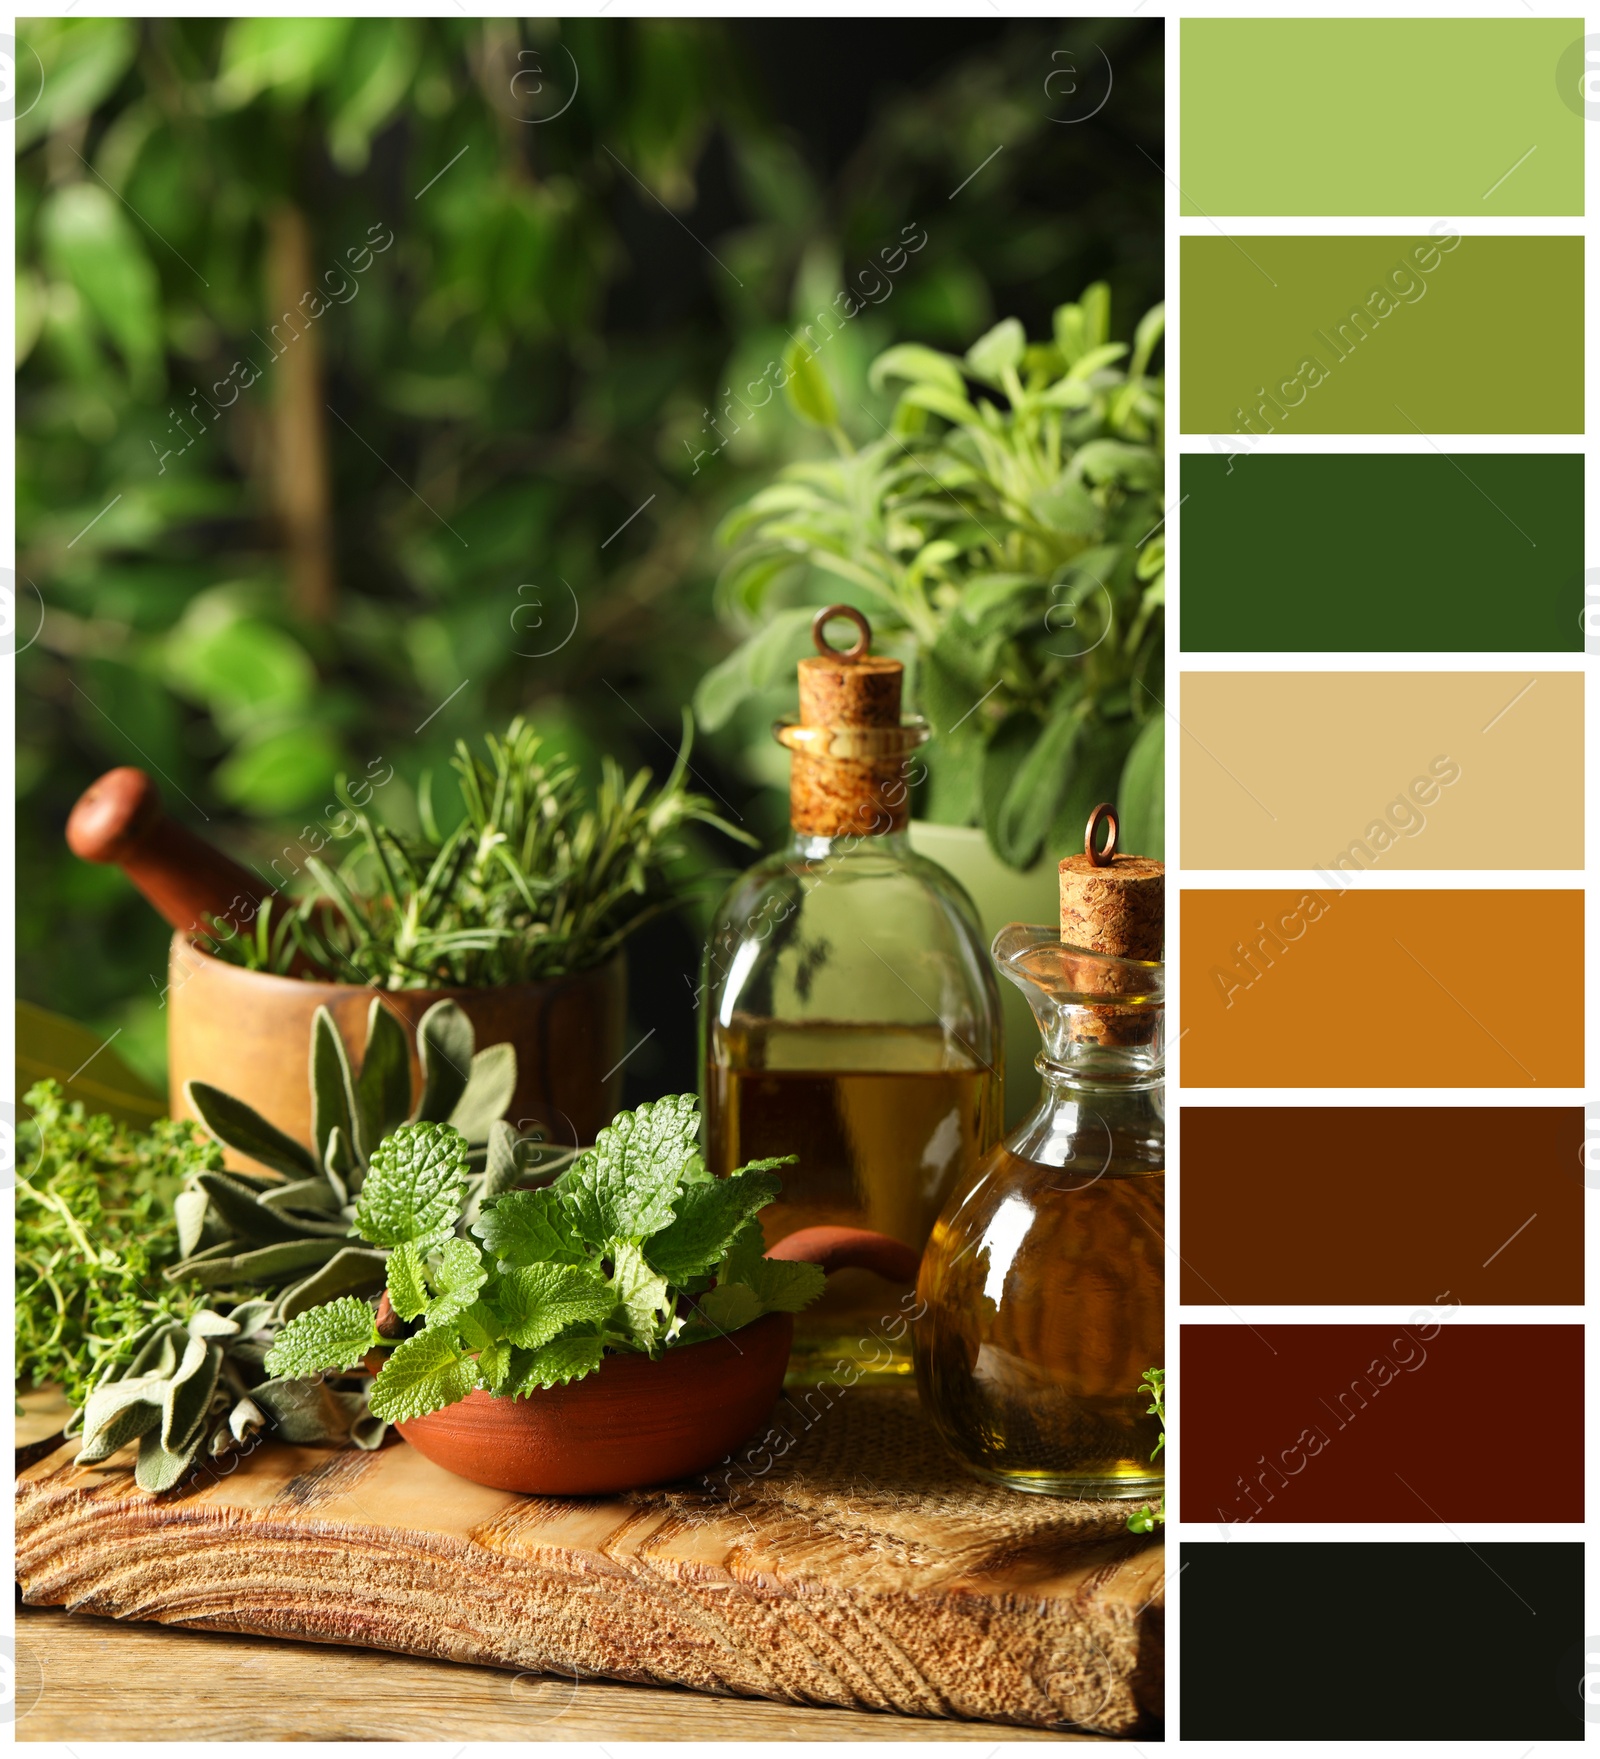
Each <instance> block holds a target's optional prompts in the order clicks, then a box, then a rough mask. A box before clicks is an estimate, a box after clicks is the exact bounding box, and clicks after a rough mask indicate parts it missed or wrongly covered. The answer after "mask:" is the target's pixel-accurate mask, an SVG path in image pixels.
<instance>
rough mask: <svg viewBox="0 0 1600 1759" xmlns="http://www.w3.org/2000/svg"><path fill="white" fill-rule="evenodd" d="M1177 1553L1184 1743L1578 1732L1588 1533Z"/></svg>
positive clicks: (1567, 1735) (1531, 1736)
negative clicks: (1576, 1538) (1583, 1536)
mask: <svg viewBox="0 0 1600 1759" xmlns="http://www.w3.org/2000/svg"><path fill="white" fill-rule="evenodd" d="M1187 1409H1188V1402H1187V1401H1186V1402H1185V1413H1186V1414H1185V1419H1184V1422H1185V1428H1187V1424H1188V1418H1187ZM1546 1481H1547V1475H1546V1474H1544V1473H1541V1474H1540V1477H1539V1488H1540V1489H1542V1488H1543V1485H1544V1484H1545V1482H1546ZM1181 1549H1182V1553H1183V1563H1182V1569H1183V1585H1182V1595H1183V1603H1182V1611H1183V1636H1182V1643H1183V1683H1182V1686H1181V1688H1180V1693H1179V1698H1180V1701H1179V1715H1180V1718H1181V1724H1180V1731H1181V1733H1182V1735H1183V1738H1184V1739H1185V1740H1189V1741H1206V1740H1228V1741H1251V1740H1260V1741H1270V1740H1298V1741H1307V1740H1348V1741H1361V1742H1378V1743H1380V1745H1378V1746H1375V1747H1374V1748H1373V1749H1372V1750H1373V1751H1382V1750H1388V1751H1392V1750H1393V1744H1394V1743H1395V1742H1397V1741H1447V1740H1455V1741H1463V1742H1479V1741H1493V1740H1500V1741H1520V1742H1522V1743H1524V1745H1526V1744H1527V1743H1528V1742H1532V1741H1564V1740H1571V1741H1581V1740H1582V1739H1583V1737H1584V1731H1585V1727H1586V1724H1585V1720H1584V1713H1585V1708H1586V1706H1585V1701H1584V1685H1585V1679H1584V1676H1585V1674H1586V1673H1587V1671H1588V1669H1587V1667H1586V1664H1585V1657H1584V1629H1585V1626H1584V1610H1583V1546H1582V1545H1581V1544H1578V1543H1576V1542H1561V1541H1554V1542H1537V1541H1528V1542H1517V1543H1514V1544H1503V1543H1493V1542H1488V1541H1482V1540H1476V1539H1475V1540H1474V1541H1473V1542H1472V1544H1471V1545H1470V1546H1467V1545H1457V1544H1454V1543H1453V1542H1445V1543H1440V1544H1428V1543H1427V1542H1425V1541H1424V1542H1420V1543H1418V1542H1410V1541H1403V1542H1395V1541H1387V1542H1386V1541H1383V1540H1378V1541H1352V1540H1345V1541H1340V1542H1339V1543H1337V1544H1332V1543H1329V1544H1318V1543H1310V1544H1307V1543H1294V1542H1291V1543H1285V1544H1277V1545H1222V1544H1217V1543H1211V1544H1198V1545H1194V1544H1186V1545H1184V1546H1183V1547H1182V1548H1181ZM1514 1751H1520V1749H1514Z"/></svg>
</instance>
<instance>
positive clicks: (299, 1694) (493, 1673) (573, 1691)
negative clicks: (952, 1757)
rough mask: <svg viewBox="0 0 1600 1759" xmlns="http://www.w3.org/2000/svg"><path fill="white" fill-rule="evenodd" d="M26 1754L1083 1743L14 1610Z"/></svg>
mask: <svg viewBox="0 0 1600 1759" xmlns="http://www.w3.org/2000/svg"><path fill="white" fill-rule="evenodd" d="M17 1686H18V1705H17V1708H18V1710H19V1711H22V1710H24V1708H25V1707H26V1706H27V1705H28V1704H29V1702H30V1699H31V1701H32V1707H31V1708H28V1709H27V1710H26V1714H25V1715H23V1716H20V1717H19V1719H18V1722H17V1739H18V1740H19V1741H126V1740H140V1741H509V1740H533V1741H684V1740H697V1741H982V1742H984V1743H985V1744H986V1745H987V1746H988V1747H989V1748H991V1749H992V1748H993V1747H995V1746H996V1745H997V1744H998V1743H999V1742H1001V1741H1007V1742H1009V1741H1052V1740H1054V1741H1059V1740H1063V1739H1065V1740H1090V1739H1093V1738H1094V1737H1093V1736H1089V1735H1066V1736H1063V1735H1059V1734H1048V1733H1046V1732H1044V1731H1042V1730H1035V1729H1021V1728H1006V1727H1002V1726H1001V1725H999V1724H996V1723H992V1722H952V1721H946V1720H943V1719H935V1718H929V1717H914V1716H884V1715H876V1714H873V1713H872V1712H869V1711H857V1710H813V1709H801V1708H798V1707H794V1706H790V1705H785V1704H767V1703H764V1702H762V1701H761V1700H759V1699H751V1698H708V1697H704V1696H702V1695H701V1694H699V1693H697V1692H673V1691H665V1690H661V1689H658V1688H655V1687H650V1686H614V1685H604V1684H599V1683H593V1682H589V1681H585V1682H584V1683H583V1684H581V1685H578V1686H574V1685H573V1683H572V1681H571V1680H567V1679H553V1678H551V1677H550V1676H548V1675H543V1676H536V1675H528V1674H511V1673H507V1672H506V1671H505V1670H503V1669H501V1668H494V1667H467V1666H463V1665H461V1664H460V1663H458V1662H452V1661H419V1660H417V1659H415V1658H414V1657H412V1656H409V1655H389V1654H385V1653H384V1652H382V1651H381V1650H374V1649H345V1648H339V1647H336V1646H334V1645H332V1644H322V1643H280V1642H275V1641H273V1640H271V1639H270V1638H264V1637H234V1636H223V1635H211V1634H208V1633H199V1632H194V1631H180V1630H170V1629H168V1628H166V1627H165V1626H162V1625H142V1624H123V1623H121V1622H119V1621H117V1620H115V1619H103V1618H95V1617H92V1616H90V1615H87V1614H78V1615H73V1614H69V1613H64V1612H58V1611H56V1610H55V1609H54V1608H47V1607H26V1606H25V1607H19V1608H18V1610H17Z"/></svg>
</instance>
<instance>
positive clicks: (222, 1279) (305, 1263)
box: [162, 1234, 344, 1289]
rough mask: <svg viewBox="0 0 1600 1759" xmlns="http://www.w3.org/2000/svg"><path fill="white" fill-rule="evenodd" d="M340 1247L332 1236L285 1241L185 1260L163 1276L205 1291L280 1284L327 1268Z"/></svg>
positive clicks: (170, 1266)
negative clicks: (297, 1274) (318, 1267)
mask: <svg viewBox="0 0 1600 1759" xmlns="http://www.w3.org/2000/svg"><path fill="white" fill-rule="evenodd" d="M343 1247H344V1242H343V1241H342V1240H340V1239H338V1238H337V1237H335V1236H333V1235H331V1234H330V1235H327V1236H319V1237H317V1238H316V1239H311V1240H284V1241H281V1242H280V1243H279V1244H277V1245H274V1246H262V1247H260V1248H258V1249H256V1250H255V1251H250V1252H239V1253H235V1254H234V1255H233V1256H231V1257H225V1258H212V1257H209V1256H206V1257H199V1258H185V1259H183V1260H182V1261H181V1262H180V1263H178V1264H173V1265H169V1266H168V1267H167V1269H166V1270H165V1271H164V1272H163V1273H162V1274H163V1275H164V1276H165V1277H166V1279H167V1280H168V1281H169V1282H190V1283H198V1284H199V1285H200V1286H201V1288H205V1289H216V1288H233V1287H237V1286H238V1285H240V1284H247V1283H272V1282H282V1281H283V1280H284V1279H285V1278H287V1277H291V1276H293V1275H294V1274H295V1272H296V1271H304V1270H309V1269H310V1268H311V1267H312V1266H313V1265H316V1264H326V1263H327V1261H328V1260H329V1259H330V1258H332V1257H333V1256H334V1255H335V1254H336V1253H338V1252H340V1251H342V1250H343Z"/></svg>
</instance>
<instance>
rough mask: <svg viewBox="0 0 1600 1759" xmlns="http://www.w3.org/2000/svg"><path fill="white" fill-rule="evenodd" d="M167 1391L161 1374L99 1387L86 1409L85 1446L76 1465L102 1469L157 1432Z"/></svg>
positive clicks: (84, 1415) (84, 1423)
mask: <svg viewBox="0 0 1600 1759" xmlns="http://www.w3.org/2000/svg"><path fill="white" fill-rule="evenodd" d="M165 1388H166V1381H165V1379H164V1377H162V1376H161V1375H157V1374H140V1375H135V1376H130V1377H128V1378H126V1379H123V1380H113V1381H110V1382H108V1383H107V1384H105V1385H103V1386H99V1387H96V1388H95V1390H94V1391H93V1392H92V1393H90V1395H89V1400H88V1403H87V1404H86V1405H85V1406H84V1410H83V1446H82V1448H81V1449H79V1451H78V1456H77V1459H76V1462H75V1464H77V1465H80V1466H95V1465H98V1464H99V1463H100V1462H101V1461H102V1460H109V1459H110V1458H111V1456H112V1455H113V1454H114V1453H116V1452H117V1451H118V1450H119V1449H121V1448H125V1447H126V1446H127V1445H128V1443H129V1442H130V1441H137V1440H138V1439H139V1437H140V1436H141V1435H144V1434H145V1433H146V1432H147V1431H148V1430H151V1429H154V1428H155V1427H156V1426H157V1425H158V1424H159V1423H160V1422H161V1401H162V1397H163V1394H164V1391H165Z"/></svg>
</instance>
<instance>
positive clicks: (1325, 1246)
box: [1179, 1105, 1584, 1307]
mask: <svg viewBox="0 0 1600 1759" xmlns="http://www.w3.org/2000/svg"><path fill="white" fill-rule="evenodd" d="M1583 1136H1584V1118H1583V1109H1582V1107H1581V1106H1193V1105H1191V1106H1184V1107H1183V1109H1182V1111H1181V1113H1180V1116H1179V1147H1180V1151H1181V1159H1180V1162H1179V1165H1180V1168H1181V1176H1180V1180H1179V1190H1180V1193H1181V1198H1182V1204H1183V1266H1182V1271H1181V1284H1180V1286H1181V1289H1182V1296H1181V1299H1182V1300H1183V1301H1184V1302H1185V1303H1186V1304H1189V1305H1192V1306H1199V1307H1204V1306H1210V1305H1215V1304H1227V1305H1243V1304H1245V1303H1247V1302H1262V1303H1285V1304H1292V1303H1296V1302H1302V1303H1313V1302H1315V1303H1319V1304H1325V1305H1329V1306H1340V1305H1354V1304H1356V1303H1360V1302H1371V1303H1379V1302H1404V1303H1407V1304H1411V1303H1415V1302H1419V1301H1431V1302H1436V1301H1438V1300H1440V1299H1441V1298H1443V1296H1444V1295H1445V1294H1446V1293H1447V1292H1448V1293H1449V1295H1451V1296H1452V1297H1453V1298H1454V1299H1456V1300H1458V1301H1463V1302H1466V1303H1467V1304H1468V1305H1469V1306H1480V1305H1491V1306H1493V1305H1497V1304H1498V1305H1510V1304H1512V1303H1516V1302H1527V1303H1530V1304H1533V1305H1546V1304H1548V1305H1567V1304H1570V1305H1572V1306H1581V1305H1582V1304H1583V1200H1584V1185H1583V1165H1582V1162H1581V1160H1580V1152H1581V1150H1582V1147H1583Z"/></svg>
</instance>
